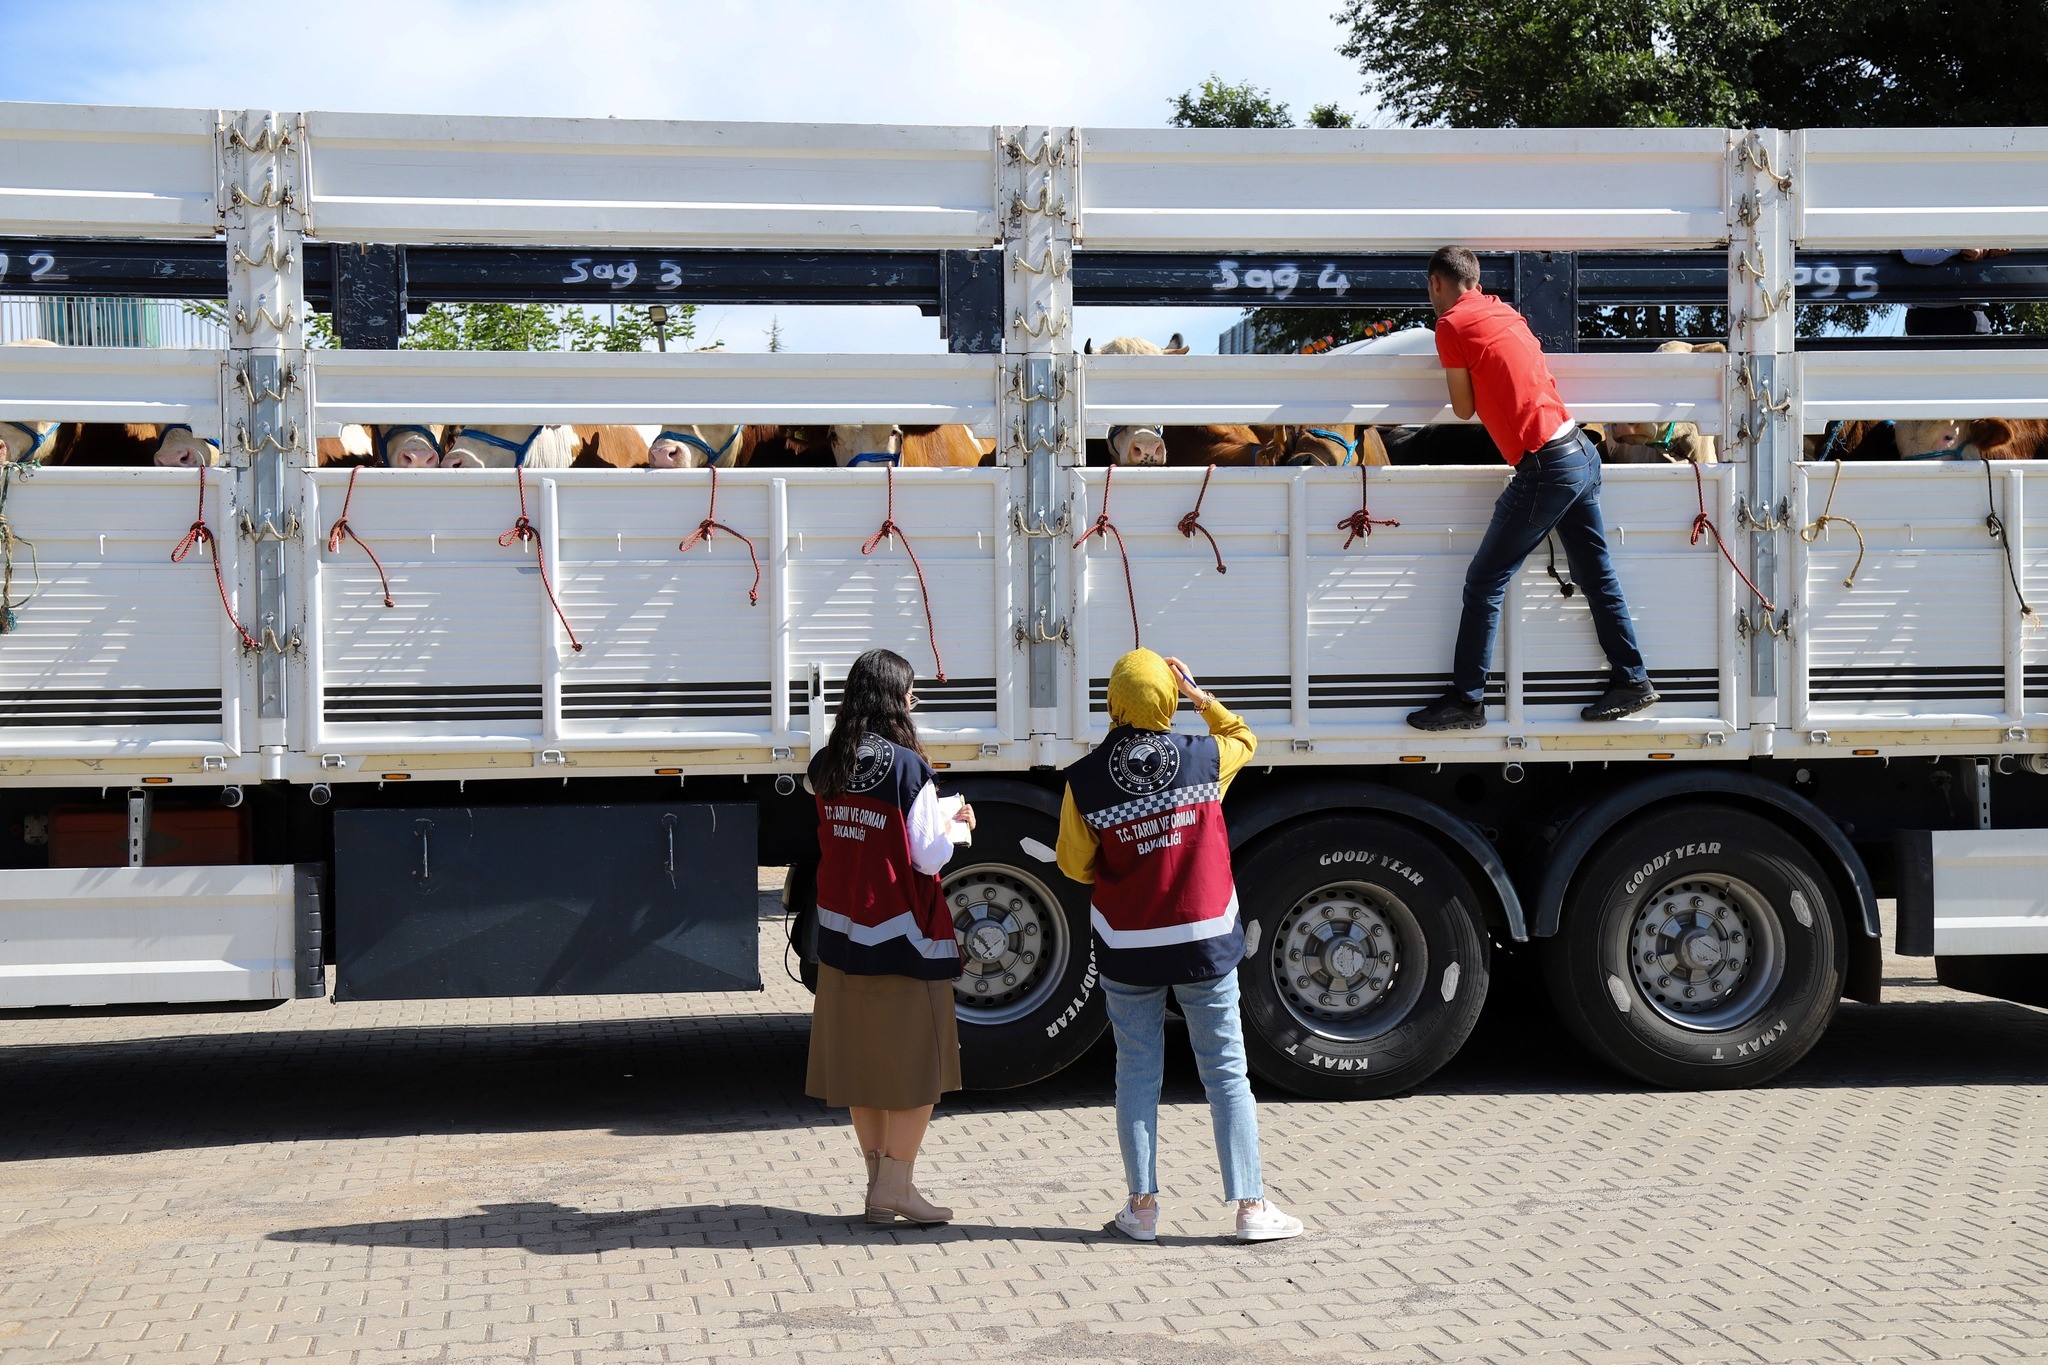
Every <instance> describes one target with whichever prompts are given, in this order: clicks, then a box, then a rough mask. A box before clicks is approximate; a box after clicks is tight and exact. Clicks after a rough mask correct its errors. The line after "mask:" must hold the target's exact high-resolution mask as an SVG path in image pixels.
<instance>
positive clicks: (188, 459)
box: [156, 450, 196, 469]
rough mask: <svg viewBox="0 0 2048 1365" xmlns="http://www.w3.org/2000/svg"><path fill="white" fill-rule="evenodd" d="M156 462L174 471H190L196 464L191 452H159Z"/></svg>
mask: <svg viewBox="0 0 2048 1365" xmlns="http://www.w3.org/2000/svg"><path fill="white" fill-rule="evenodd" d="M156 462H157V463H158V464H160V465H165V466H167V467H169V468H172V469H190V468H191V467H192V466H193V464H195V463H196V461H195V460H194V459H193V458H192V452H191V451H190V450H159V451H158V452H157V454H156Z"/></svg>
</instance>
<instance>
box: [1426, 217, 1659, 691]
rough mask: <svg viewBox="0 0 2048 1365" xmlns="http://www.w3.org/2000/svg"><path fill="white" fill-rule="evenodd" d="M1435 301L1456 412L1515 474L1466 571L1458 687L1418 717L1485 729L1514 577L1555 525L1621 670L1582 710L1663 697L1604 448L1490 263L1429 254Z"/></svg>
mask: <svg viewBox="0 0 2048 1365" xmlns="http://www.w3.org/2000/svg"><path fill="white" fill-rule="evenodd" d="M1429 306H1430V307H1432V308H1434V309H1435V310H1436V315H1437V323H1436V354H1437V360H1438V361H1439V362H1440V363H1441V364H1442V365H1443V367H1444V378H1445V379H1446V380H1447V381H1448V382H1449V384H1450V389H1451V410H1452V411H1453V412H1455V413H1457V414H1458V416H1460V417H1464V418H1469V417H1471V416H1472V415H1473V414H1474V413H1475V412H1476V413H1477V414H1478V415H1479V420H1480V421H1481V422H1482V423H1484V424H1485V426H1486V433H1487V435H1489V436H1491V437H1492V438H1493V443H1494V444H1495V445H1496V446H1498V447H1500V453H1501V455H1502V457H1503V458H1505V459H1506V460H1507V462H1508V463H1509V464H1510V465H1512V466H1513V467H1514V470H1515V476H1514V478H1512V479H1510V480H1509V481H1508V486H1507V489H1506V491H1504V492H1503V493H1502V494H1501V495H1500V500H1499V501H1498V502H1496V503H1495V504H1494V507H1493V524H1492V525H1490V526H1489V527H1487V528H1486V536H1485V538H1484V539H1482V540H1481V541H1480V542H1479V550H1478V552H1477V553H1476V554H1474V555H1473V556H1472V567H1471V568H1469V569H1467V570H1466V572H1465V612H1464V615H1463V616H1462V617H1461V618H1460V620H1459V622H1458V645H1457V651H1456V655H1455V657H1454V659H1453V663H1452V668H1451V690H1450V691H1449V692H1446V693H1445V694H1444V696H1443V697H1442V699H1441V700H1438V701H1435V702H1432V703H1431V704H1430V705H1428V706H1425V707H1423V708H1422V709H1421V710H1420V711H1416V712H1414V713H1413V714H1411V715H1410V716H1409V717H1408V723H1409V724H1410V725H1412V726H1414V727H1415V728H1416V729H1418V730H1477V729H1479V728H1480V727H1481V726H1483V725H1485V724H1486V669H1487V665H1488V664H1489V663H1490V662H1491V661H1492V659H1493V637H1494V635H1495V634H1496V632H1497V631H1498V630H1499V627H1500V604H1501V599H1502V598H1503V597H1505V596H1506V595H1507V588H1508V580H1509V579H1511V578H1513V577H1514V576H1515V574H1516V572H1517V571H1518V570H1520V569H1521V567H1522V561H1523V560H1525V559H1527V558H1528V557H1529V552H1530V551H1531V550H1534V549H1535V548H1536V547H1537V546H1538V545H1541V544H1542V543H1543V542H1544V539H1545V538H1546V537H1548V536H1549V535H1550V533H1551V532H1552V531H1555V532H1556V533H1557V538H1558V539H1559V540H1561V541H1563V542H1564V550H1565V555H1566V557H1567V558H1569V559H1570V561H1571V566H1572V577H1573V578H1574V579H1576V580H1577V581H1578V584H1579V587H1580V588H1581V589H1583V590H1584V592H1585V594H1586V605H1587V606H1589V607H1591V608H1592V610H1593V630H1594V633H1595V634H1597V635H1598V636H1599V638H1600V648H1601V649H1603V650H1605V651H1606V653H1607V662H1608V664H1609V665H1610V666H1611V667H1612V668H1613V670H1614V671H1613V676H1612V678H1611V680H1610V682H1609V684H1608V687H1607V690H1606V691H1605V692H1603V693H1601V695H1600V697H1599V699H1598V700H1597V701H1595V702H1594V703H1593V704H1592V705H1591V706H1588V707H1586V708H1585V710H1583V711H1581V712H1580V713H1579V714H1580V715H1581V716H1583V717H1584V718H1585V719H1587V720H1619V719H1620V718H1621V717H1623V716H1631V715H1634V714H1635V713H1636V712H1638V711H1640V710H1642V709H1643V708H1644V707H1646V706H1649V705H1650V704H1652V703H1653V702H1655V701H1656V700H1657V692H1656V689H1655V688H1653V687H1651V686H1650V675H1649V671H1648V670H1647V669H1645V668H1644V667H1643V655H1642V651H1641V650H1640V649H1639V648H1637V646H1636V632H1635V627H1634V626H1633V625H1632V624H1631V623H1630V622H1629V619H1628V603H1627V602H1625V601H1623V600H1622V595H1621V580H1620V579H1618V578H1617V577H1615V573H1614V560H1613V558H1612V557H1611V556H1610V555H1609V554H1608V553H1607V533H1606V530H1605V529H1604V528H1603V527H1602V525H1601V522H1600V452H1599V451H1598V450H1597V449H1596V448H1595V447H1594V445H1593V443H1592V441H1590V440H1588V439H1587V437H1586V435H1585V433H1583V432H1581V431H1580V430H1579V428H1578V424H1577V423H1575V422H1573V421H1572V418H1571V414H1570V413H1569V412H1567V411H1565V406H1564V400H1563V399H1561V398H1559V397H1558V395H1557V381H1556V380H1554V379H1552V378H1551V377H1550V367H1549V366H1548V365H1546V364H1544V363H1543V348H1542V347H1541V346H1540V345H1539V344H1538V343H1537V341H1536V337H1535V335H1534V334H1533V333H1531V332H1530V331H1529V324H1528V323H1526V322H1524V321H1523V320H1522V315H1521V314H1520V313H1517V312H1516V311H1515V310H1514V309H1513V308H1511V307H1509V306H1508V305H1507V304H1505V303H1502V302H1501V301H1500V300H1499V299H1497V298H1495V297H1494V296H1493V295H1491V294H1482V293H1481V292H1480V291H1479V260H1478V258H1477V257H1476V256H1474V255H1473V254H1472V253H1471V252H1469V251H1467V250H1466V249H1465V248H1464V247H1461V246H1447V247H1442V248H1440V249H1439V250H1438V251H1437V253H1436V254H1435V255H1434V256H1432V257H1430V258H1429Z"/></svg>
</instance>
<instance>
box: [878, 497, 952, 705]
mask: <svg viewBox="0 0 2048 1365" xmlns="http://www.w3.org/2000/svg"><path fill="white" fill-rule="evenodd" d="M882 472H883V473H884V474H885V475H886V476H887V477H888V480H889V502H888V508H887V510H886V511H884V512H883V514H882V524H881V526H879V527H878V528H876V530H875V533H874V534H873V535H871V536H869V537H868V539H867V544H865V545H863V546H861V547H860V552H861V553H862V554H864V555H871V554H873V553H874V552H875V547H876V546H878V545H880V544H881V543H882V542H883V541H884V540H886V539H888V538H890V537H892V536H902V537H903V553H905V554H907V555H909V556H910V567H911V568H912V569H914V570H915V571H916V572H917V591H918V594H919V595H920V596H922V597H923V598H924V629H925V635H926V637H927V638H929V639H930V640H931V642H932V666H933V668H934V669H936V670H937V673H938V679H939V681H940V682H944V681H946V661H945V660H944V659H942V658H940V657H939V627H938V624H937V622H936V621H935V620H934V619H933V617H932V589H931V585H930V584H929V583H927V582H925V580H924V565H923V564H921V563H919V562H918V558H917V551H916V550H914V549H912V548H911V545H910V537H909V536H906V535H903V528H902V527H900V526H898V525H897V524H896V466H894V465H884V466H883V467H882Z"/></svg>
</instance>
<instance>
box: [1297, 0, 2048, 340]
mask: <svg viewBox="0 0 2048 1365" xmlns="http://www.w3.org/2000/svg"><path fill="white" fill-rule="evenodd" d="M1337 19H1338V21H1339V22H1340V23H1341V24H1343V25H1344V26H1345V28H1346V30H1347V36H1346V38H1345V39H1344V41H1343V43H1342V44H1341V45H1340V48H1339V50H1340V51H1341V52H1342V53H1343V54H1344V55H1345V56H1347V57H1350V58H1352V59H1353V60H1354V61H1356V62H1357V63H1358V66H1359V71H1360V73H1361V74H1362V75H1363V76H1364V78H1365V91H1366V93H1367V94H1369V95H1371V96H1373V97H1374V98H1375V99H1376V100H1377V101H1378V103H1379V105H1380V107H1381V108H1382V109H1383V110H1385V111H1386V112H1387V113H1389V114H1391V115H1393V116H1395V117H1396V118H1399V119H1401V120H1403V121H1405V122H1408V123H1414V124H1423V125H1433V126H1444V127H1453V128H1479V127H1501V128H1540V127H1589V126H1590V127H1654V126H1683V125H1703V126H1708V127H1731V128H1744V127H1751V128H1754V127H1777V128H1823V127H1851V128H1868V127H1897V126H1910V125H1933V126H1951V127H1955V126H1963V127H1968V126H1979V125H2003V124H2034V123H2042V122H2048V82H2042V81H2039V80H2034V79H2031V78H2029V77H2026V76H2023V75H2021V74H2020V72H2022V71H2027V70H2031V66H2030V65H2029V63H2031V64H2032V65H2038V59H2039V57H2040V56H2041V54H2043V53H2048V5H2043V4H2042V3H2041V0H1981V3H1969V4H1964V3H1960V0H1471V2H1470V3H1467V4H1463V5H1458V6H1444V5H1439V4H1437V3H1435V2H1434V0H1346V3H1345V5H1344V7H1343V8H1342V9H1341V10H1339V12H1338V14H1337ZM2018 54H2028V56H2027V58H2026V60H2025V61H2023V62H2022V63H2021V64H2020V65H2019V66H2018V67H2016V66H2015V58H2016V56H2017V55H2018ZM1958 245H1967V244H1966V243H1959V244H1958ZM1993 313H1994V315H1995V317H1996V318H1997V320H1999V321H2000V322H2001V323H2003V324H2005V325H2007V326H2012V325H2020V324H2030V326H2029V329H2030V330H2032V329H2033V328H2034V327H2039V326H2042V325H2044V324H2048V307H2042V306H2040V305H2018V306H2012V305H2007V306H2001V307H1997V308H1994V309H1993ZM1870 316H1871V314H1870V310H1868V309H1864V308H1857V307H1853V306H1848V307H1827V308H1802V309H1801V310H1800V330H1801V331H1802V332H1803V333H1807V334H1811V333H1813V332H1815V331H1818V330H1820V329H1822V328H1823V327H1832V328H1847V329H1850V330H1861V329H1862V328H1863V327H1864V326H1866V325H1867V324H1868V322H1869V319H1870ZM1672 327H1678V328H1682V329H1686V330H1691V331H1694V332H1696V333H1697V332H1705V333H1711V332H1719V331H1722V330H1725V320H1724V317H1723V310H1719V309H1703V310H1679V311H1678V312H1677V313H1675V314H1674V313H1670V312H1662V313H1659V312H1653V311H1652V310H1643V309H1633V310H1625V309H1616V310H1606V312H1605V313H1604V315H1603V316H1601V317H1598V318H1595V319H1593V320H1592V325H1591V327H1589V331H1592V332H1594V333H1595V334H1598V333H1599V332H1601V331H1607V332H1610V333H1613V334H1620V335H1645V334H1665V335H1668V334H1670V333H1669V331H1668V330H1664V331H1662V332H1661V333H1660V331H1659V329H1669V328H1672Z"/></svg>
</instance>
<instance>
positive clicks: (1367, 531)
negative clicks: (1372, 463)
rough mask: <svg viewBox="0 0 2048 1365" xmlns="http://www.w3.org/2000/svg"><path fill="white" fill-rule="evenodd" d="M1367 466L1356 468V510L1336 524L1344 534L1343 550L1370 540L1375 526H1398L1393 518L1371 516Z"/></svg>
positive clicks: (1370, 491)
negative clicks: (1359, 541)
mask: <svg viewBox="0 0 2048 1365" xmlns="http://www.w3.org/2000/svg"><path fill="white" fill-rule="evenodd" d="M1367 468H1368V466H1366V465H1363V464H1361V465H1359V466H1358V510H1357V511H1356V512H1353V513H1352V514H1351V515H1350V516H1348V517H1346V518H1344V519H1343V520H1342V521H1340V522H1338V523H1337V529H1338V530H1340V531H1342V532H1344V548H1345V549H1347V550H1348V549H1350V548H1351V546H1352V543H1353V542H1355V541H1358V540H1370V539H1372V528H1373V527H1375V526H1399V525H1400V524H1401V523H1400V522H1399V521H1398V520H1396V519H1395V518H1393V517H1376V516H1374V515H1373V514H1372V485H1371V484H1370V483H1369V482H1367V479H1368V477H1369V476H1368V475H1367V474H1366V472H1365V471H1366V469H1367Z"/></svg>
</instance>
